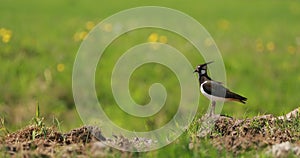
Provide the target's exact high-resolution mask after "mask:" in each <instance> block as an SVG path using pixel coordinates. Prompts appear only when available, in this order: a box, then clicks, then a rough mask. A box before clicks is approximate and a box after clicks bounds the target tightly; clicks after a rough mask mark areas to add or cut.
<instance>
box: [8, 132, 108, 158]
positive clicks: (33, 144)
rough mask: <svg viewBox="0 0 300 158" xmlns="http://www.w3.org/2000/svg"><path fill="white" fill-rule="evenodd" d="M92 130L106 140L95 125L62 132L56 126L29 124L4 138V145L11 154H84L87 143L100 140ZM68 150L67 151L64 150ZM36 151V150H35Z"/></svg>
mask: <svg viewBox="0 0 300 158" xmlns="http://www.w3.org/2000/svg"><path fill="white" fill-rule="evenodd" d="M91 132H95V134H97V138H100V141H103V140H105V138H104V137H103V136H101V131H100V130H99V129H97V128H95V127H90V126H85V127H81V128H78V129H74V130H72V131H70V132H68V133H65V134H62V133H60V132H58V131H56V130H55V129H54V128H40V127H38V126H28V127H26V128H24V129H22V130H19V131H17V132H15V133H12V134H9V135H7V136H6V137H5V139H4V143H5V145H4V147H5V149H6V151H7V153H8V154H9V155H16V154H20V155H22V156H29V157H30V156H37V155H39V156H54V155H57V154H58V153H59V152H61V153H62V155H61V156H68V154H72V153H74V152H75V153H76V154H82V153H83V152H84V150H83V148H84V145H85V144H88V143H91V142H96V141H97V142H98V141H99V140H97V139H96V138H95V137H94V136H93V135H92V133H91ZM65 150H67V152H62V151H65ZM33 151H34V152H33Z"/></svg>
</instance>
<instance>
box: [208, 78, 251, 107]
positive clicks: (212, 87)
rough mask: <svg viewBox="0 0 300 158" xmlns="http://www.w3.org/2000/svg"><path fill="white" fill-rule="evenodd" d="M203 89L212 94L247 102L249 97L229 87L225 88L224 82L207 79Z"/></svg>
mask: <svg viewBox="0 0 300 158" xmlns="http://www.w3.org/2000/svg"><path fill="white" fill-rule="evenodd" d="M203 89H204V90H205V92H207V93H208V94H210V95H213V96H217V97H222V98H228V99H232V100H236V101H239V102H242V103H244V104H245V103H246V101H247V98H245V97H243V96H241V95H239V94H236V93H234V92H231V91H230V90H229V89H227V88H225V87H224V86H223V85H222V84H220V83H218V82H215V81H207V82H205V83H204V84H203Z"/></svg>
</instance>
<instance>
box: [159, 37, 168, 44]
mask: <svg viewBox="0 0 300 158" xmlns="http://www.w3.org/2000/svg"><path fill="white" fill-rule="evenodd" d="M159 42H160V43H167V42H168V38H167V36H159Z"/></svg>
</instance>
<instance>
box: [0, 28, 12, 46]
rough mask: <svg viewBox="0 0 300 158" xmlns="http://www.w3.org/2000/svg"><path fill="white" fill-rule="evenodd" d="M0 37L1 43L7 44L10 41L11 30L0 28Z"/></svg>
mask: <svg viewBox="0 0 300 158" xmlns="http://www.w3.org/2000/svg"><path fill="white" fill-rule="evenodd" d="M0 36H1V37H2V42H3V43H8V42H9V41H10V39H11V36H12V32H11V30H8V29H5V28H1V29H0Z"/></svg>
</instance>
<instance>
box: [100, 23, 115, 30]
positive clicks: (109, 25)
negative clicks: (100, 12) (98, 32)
mask: <svg viewBox="0 0 300 158" xmlns="http://www.w3.org/2000/svg"><path fill="white" fill-rule="evenodd" d="M102 29H103V31H105V32H111V31H112V29H113V26H112V24H110V23H107V24H104V26H103V27H102Z"/></svg>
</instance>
